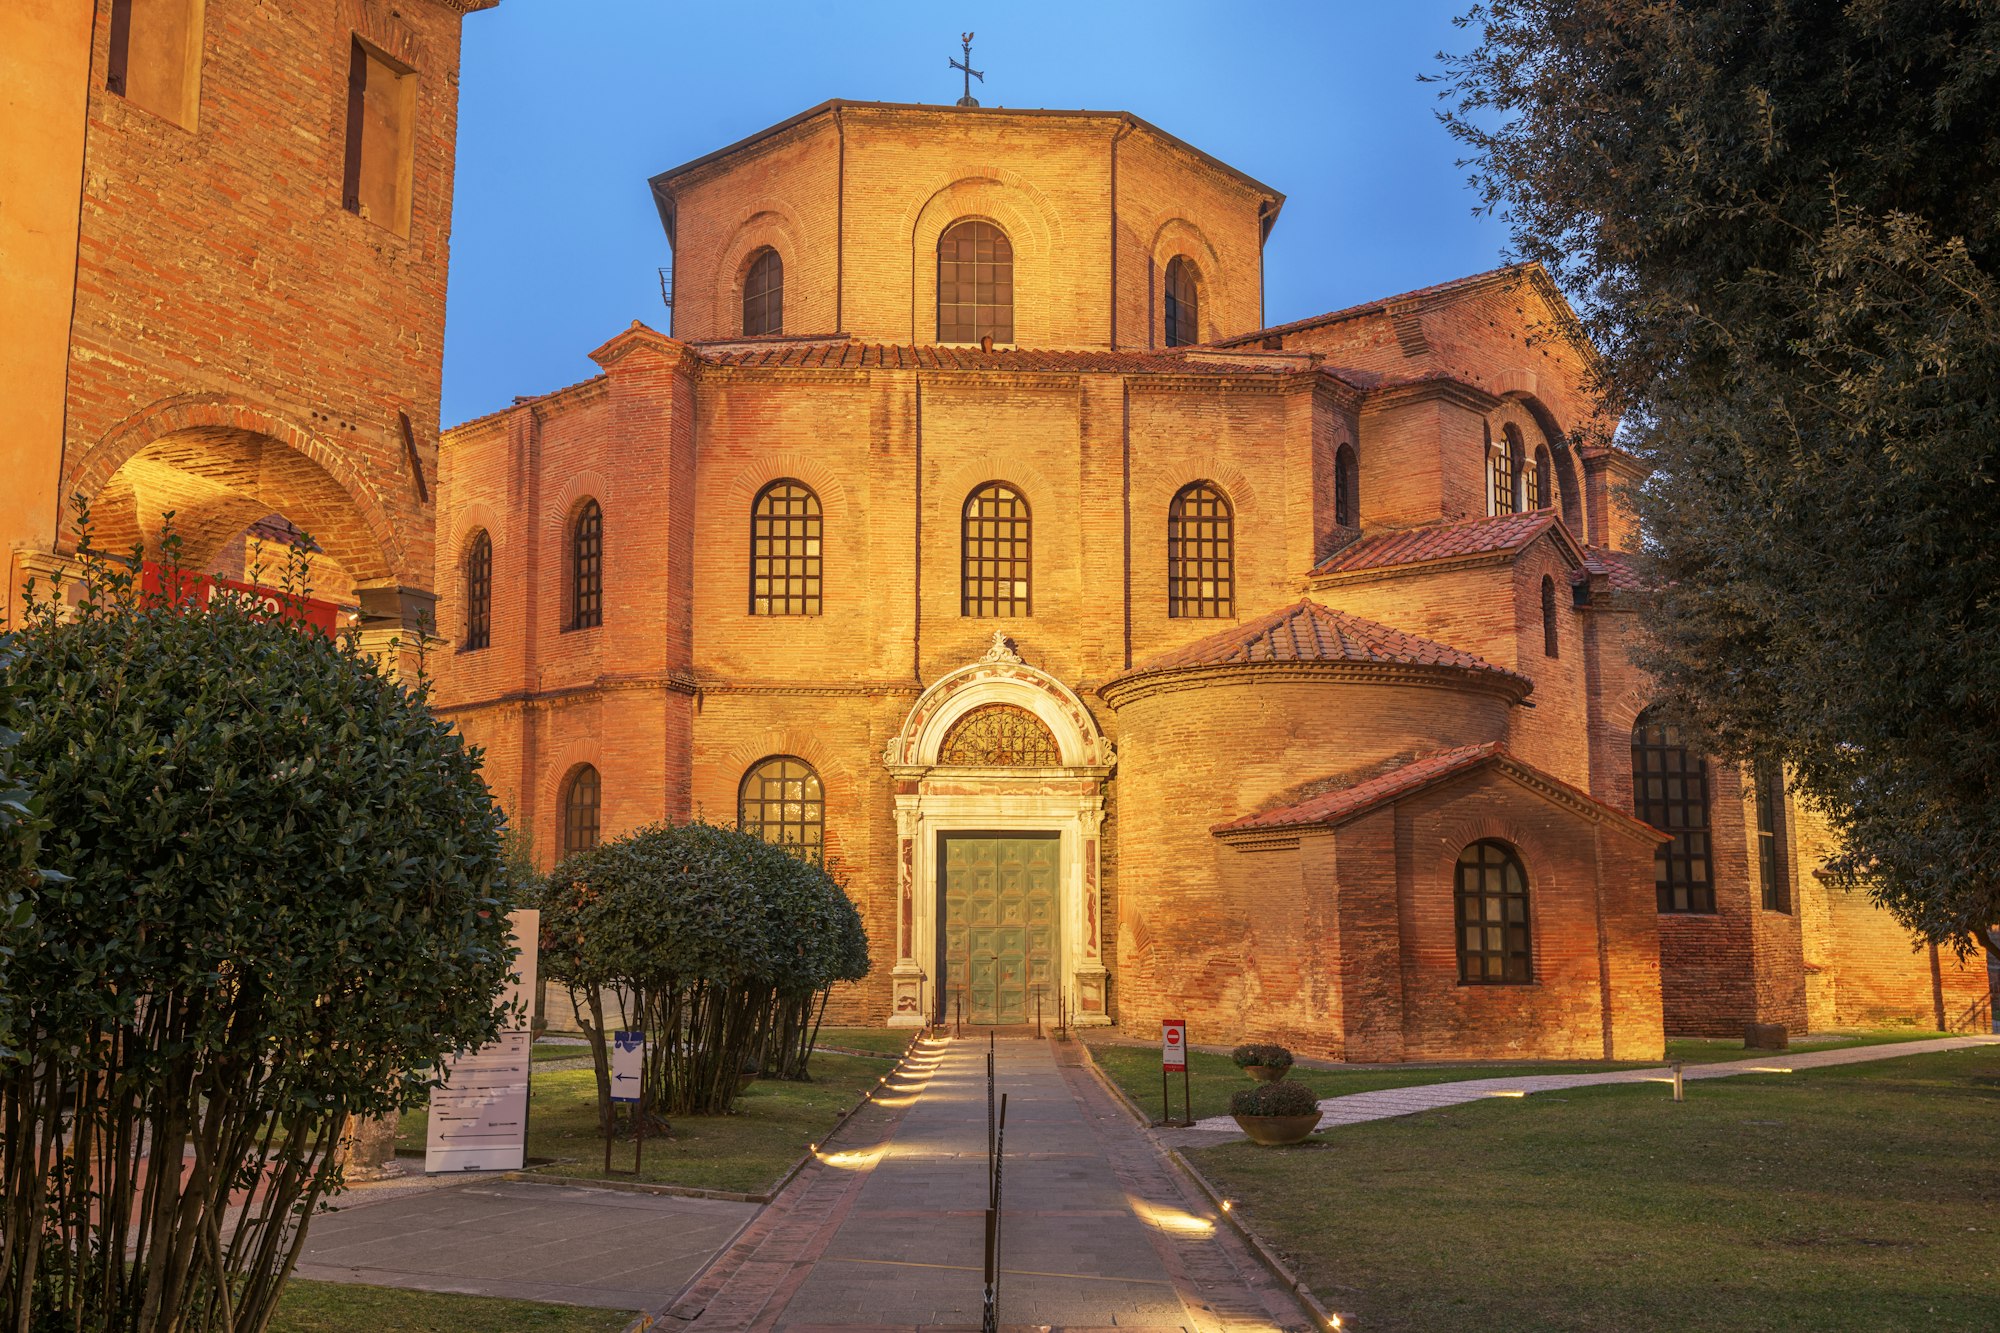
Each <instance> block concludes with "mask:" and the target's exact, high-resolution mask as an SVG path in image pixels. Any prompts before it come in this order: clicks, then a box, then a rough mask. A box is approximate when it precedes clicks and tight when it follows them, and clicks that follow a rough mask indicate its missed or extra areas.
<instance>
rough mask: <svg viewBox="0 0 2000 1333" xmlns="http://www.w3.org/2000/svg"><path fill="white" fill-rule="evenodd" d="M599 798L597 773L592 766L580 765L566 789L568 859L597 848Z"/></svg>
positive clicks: (564, 832)
mask: <svg viewBox="0 0 2000 1333" xmlns="http://www.w3.org/2000/svg"><path fill="white" fill-rule="evenodd" d="M598 798H599V790H598V779H597V770H596V769H595V768H593V767H591V766H590V765H589V764H582V765H579V766H578V768H577V770H576V772H574V773H572V774H570V779H569V785H568V786H567V787H565V788H564V789H563V799H562V854H563V855H564V856H574V855H576V854H577V853H578V852H587V851H589V850H590V849H591V848H593V847H595V846H597V828H598Z"/></svg>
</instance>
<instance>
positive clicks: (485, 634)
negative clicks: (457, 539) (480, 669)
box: [464, 528, 493, 653]
mask: <svg viewBox="0 0 2000 1333" xmlns="http://www.w3.org/2000/svg"><path fill="white" fill-rule="evenodd" d="M492 641H493V539H492V538H491V537H489V536H487V535H486V529H484V528H481V529H480V530H479V531H478V532H475V533H473V534H472V544H471V545H469V546H467V547H466V548H465V648H464V651H466V652H468V653H470V652H474V651H476V650H478V649H480V648H484V647H485V646H486V645H487V644H489V643H491V642H492Z"/></svg>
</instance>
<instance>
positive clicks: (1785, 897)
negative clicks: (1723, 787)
mask: <svg viewBox="0 0 2000 1333" xmlns="http://www.w3.org/2000/svg"><path fill="white" fill-rule="evenodd" d="M1752 780H1753V782H1754V783H1755V785H1756V802H1757V878H1758V882H1759V884H1760V886H1761V887H1762V889H1763V893H1764V910H1765V911H1767V912H1790V911H1791V910H1792V873H1791V871H1792V868H1791V864H1790V858H1789V857H1788V856H1787V855H1786V852H1785V770H1784V769H1783V768H1781V767H1779V766H1778V765H1777V764H1775V763H1771V762H1768V761H1767V762H1764V763H1760V764H1758V765H1757V767H1756V770H1755V772H1754V775H1753V778H1752Z"/></svg>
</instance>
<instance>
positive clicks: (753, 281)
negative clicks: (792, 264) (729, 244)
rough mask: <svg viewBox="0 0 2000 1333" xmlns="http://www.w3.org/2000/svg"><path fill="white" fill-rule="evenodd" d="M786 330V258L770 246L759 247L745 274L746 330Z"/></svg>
mask: <svg viewBox="0 0 2000 1333" xmlns="http://www.w3.org/2000/svg"><path fill="white" fill-rule="evenodd" d="M784 331H785V261H784V260H782V259H780V258H778V252H777V251H776V250H773V249H772V248H771V247H770V246H768V245H767V246H765V247H764V248H763V249H761V250H759V251H758V252H757V253H756V254H755V255H754V256H752V257H751V260H750V269H749V271H748V272H747V273H745V274H744V275H743V332H744V333H745V334H746V335H756V334H759V333H783V332H784Z"/></svg>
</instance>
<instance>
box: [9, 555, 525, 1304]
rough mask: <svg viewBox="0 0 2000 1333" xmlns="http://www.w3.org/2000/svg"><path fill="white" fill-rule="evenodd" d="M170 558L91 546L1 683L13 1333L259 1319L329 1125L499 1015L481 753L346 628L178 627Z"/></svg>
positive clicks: (318, 1191)
mask: <svg viewBox="0 0 2000 1333" xmlns="http://www.w3.org/2000/svg"><path fill="white" fill-rule="evenodd" d="M174 549H175V543H174V541H173V539H172V538H171V537H169V540H168V555H167V561H166V563H167V569H166V572H165V574H164V575H163V577H162V580H161V586H162V587H163V588H164V589H166V590H167V592H166V593H164V594H158V595H153V594H146V593H144V592H142V591H141V589H140V587H139V586H138V581H137V580H136V579H135V577H134V575H133V574H132V573H131V572H130V570H129V569H127V568H125V567H123V566H121V565H120V564H119V563H117V562H113V561H109V560H105V559H101V558H97V557H92V556H86V557H85V558H84V561H83V575H82V589H81V596H80V598H64V597H56V598H48V599H42V600H38V601H36V603H35V604H34V606H33V609H32V611H31V614H30V617H29V621H28V624H27V626H26V628H24V629H23V630H22V631H21V632H20V633H19V635H18V640H19V650H20V651H19V656H18V658H17V660H15V661H14V662H12V663H11V664H10V665H9V667H8V677H9V681H10V684H11V686H12V688H14V689H16V690H18V691H19V693H20V696H21V698H22V701H23V703H24V710H23V717H22V722H21V728H20V744H19V747H18V755H19V759H20V762H21V763H22V765H23V766H24V767H25V768H26V769H27V770H28V772H29V773H30V775H31V776H32V779H33V782H34V784H35V787H36V789H37V792H38V795H39V797H40V799H41V800H42V801H43V802H44V803H45V810H46V814H47V816H48V820H49V827H48V829H47V830H46V832H45V833H44V835H43V838H42V848H41V857H42V861H43V864H44V865H46V866H47V867H49V868H51V869H53V870H54V871H56V872H59V877H49V878H45V879H43V880H41V881H39V882H37V883H35V884H33V885H30V886H29V887H28V888H27V890H26V898H27V903H28V905H29V906H30V907H31V908H32V910H33V924H32V927H31V935H30V937H29V938H28V939H27V940H25V941H22V942H21V944H22V945H23V946H24V947H17V950H16V954H15V957H14V958H13V960H12V970H11V973H10V976H9V981H8V990H9V993H10V994H11V996H12V998H13V1001H14V1006H15V1013H14V1034H15V1047H16V1050H17V1052H18V1056H19V1058H18V1059H17V1060H16V1061H14V1062H13V1063H11V1064H9V1065H8V1066H6V1067H5V1069H4V1070H0V1190H4V1194H5V1202H4V1206H0V1327H4V1328H5V1329H7V1330H14V1331H16V1333H25V1331H26V1330H28V1329H30V1328H31V1327H32V1328H35V1329H40V1328H44V1327H46V1328H63V1329H72V1328H74V1329H92V1330H113V1331H115V1333H127V1331H131V1333H178V1331H180V1330H232V1331H233V1330H255V1329H262V1328H263V1327H265V1324H266V1322H267V1321H268V1319H269V1317H270V1314H271V1311H272V1309H273V1307H274V1306H275V1304H276V1301H277V1298H278V1295H279V1293H280V1291H281V1290H282V1287H283V1285H284V1283H285V1281H286V1279H287V1277H288V1276H289V1275H290V1273H291V1270H292V1267H293V1264H294V1262H295V1260H296V1258H297V1256H298V1254H299V1251H300V1249H301V1247H302V1245H303V1243H304V1240H305V1235H306V1228H307V1223H308V1221H309V1219H310V1217H311V1216H312V1214H313V1212H314V1211H315V1209H316V1208H317V1207H318V1205H319V1204H320V1203H321V1201H322V1200H323V1199H324V1198H325V1197H326V1196H327V1195H328V1193H329V1192H330V1191H334V1190H336V1189H338V1188H339V1186H340V1183H341V1156H340V1149H339V1145H340V1141H341V1137H342V1131H343V1129H344V1128H345V1127H346V1126H347V1125H348V1124H349V1122H350V1121H351V1120H353V1119H354V1118H357V1117H370V1116H380V1115H384V1114H387V1113H389V1112H393V1111H398V1110H403V1109H409V1108H412V1107H415V1106H417V1105H420V1104H422V1102H423V1101H424V1099H425V1097H426V1096H427V1094H428V1092H429V1089H430V1086H431V1085H432V1083H433V1082H434V1075H433V1074H432V1072H431V1071H433V1070H434V1069H435V1067H436V1066H437V1064H438V1062H439V1061H440V1059H441V1058H442V1057H445V1056H448V1055H450V1054H453V1053H455V1052H459V1051H463V1050H466V1049H468V1048H473V1047H477V1046H479V1045H481V1044H483V1043H485V1042H487V1041H490V1040H492V1039H493V1038H494V1037H495V1036H496V1035H497V1033H498V1031H499V1028H500V1026H501V1019H502V1017H503V1015H502V1012H501V1006H500V1003H499V1001H498V998H497V997H498V995H499V993H500V991H501V988H502V986H503V984H504V982H505V980H506V976H507V973H508V970H509V964H510V962H511V958H512V954H511V950H510V948H509V945H508V938H507V931H508V925H507V919H506V913H507V910H508V908H509V906H510V904H509V902H507V901H506V900H505V896H504V893H505V889H504V885H505V880H504V878H503V876H502V874H501V855H500V832H501V826H502V817H501V814H500V812H499V810H498V809H497V807H496V806H495V804H494V802H493V800H492V798H491V796H490V795H489V794H488V792H487V789H486V786H485V784H484V783H483V782H482V781H481V779H480V776H479V760H478V756H477V754H476V753H475V752H474V751H471V750H469V749H468V748H467V747H466V745H465V744H464V742H463V741H462V740H461V738H460V737H459V736H457V735H456V734H455V733H454V732H453V731H452V729H451V727H450V726H449V725H448V724H447V723H445V722H443V721H440V720H439V719H438V718H437V717H436V716H435V715H434V714H433V713H432V711H431V709H430V708H429V706H428V705H427V702H426V698H425V690H424V687H423V686H422V685H421V683H419V684H417V685H415V686H412V685H410V684H407V683H404V682H399V681H397V680H395V679H391V678H390V677H389V676H387V675H386V674H384V672H383V671H382V670H381V669H379V668H378V667H377V665H376V664H375V663H374V662H373V661H371V660H370V659H369V658H368V657H367V656H365V655H363V654H362V652H361V651H360V650H359V647H358V645H357V643H356V642H355V641H354V640H353V639H352V638H347V639H333V638H328V637H326V636H324V635H320V634H316V633H309V632H304V631H303V630H302V629H301V628H300V627H299V626H297V625H296V624H294V623H291V617H288V616H283V615H280V616H271V615H268V614H266V612H265V610H264V609H262V608H260V607H258V606H255V605H253V604H251V603H250V601H249V600H248V599H237V598H233V597H230V596H227V595H219V596H217V597H215V598H214V599H213V600H212V601H211V602H209V604H208V608H207V610H206V611H205V612H203V611H200V610H198V609H197V608H196V607H194V606H193V605H191V604H190V603H191V599H190V598H188V597H186V596H185V595H184V593H183V591H182V590H183V589H184V588H185V587H186V585H187V584H188V582H189V580H188V579H187V578H186V576H185V575H183V574H182V573H181V571H179V570H178V569H176V568H174V564H175V561H174ZM296 573H298V570H297V568H296V566H295V568H294V574H296ZM293 586H295V587H296V586H303V583H302V582H296V583H294V584H293ZM183 1164H185V1165H184V1166H183ZM232 1205H235V1207H232Z"/></svg>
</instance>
